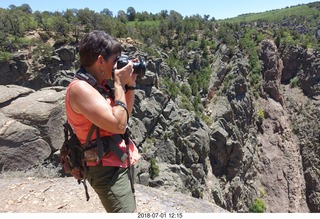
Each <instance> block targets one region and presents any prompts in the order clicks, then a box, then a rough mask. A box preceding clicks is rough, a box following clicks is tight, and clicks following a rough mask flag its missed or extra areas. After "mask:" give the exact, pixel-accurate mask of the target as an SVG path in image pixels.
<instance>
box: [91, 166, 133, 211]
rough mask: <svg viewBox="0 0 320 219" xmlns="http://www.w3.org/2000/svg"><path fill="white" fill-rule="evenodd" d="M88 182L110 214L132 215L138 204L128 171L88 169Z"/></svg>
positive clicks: (102, 168) (107, 167)
mask: <svg viewBox="0 0 320 219" xmlns="http://www.w3.org/2000/svg"><path fill="white" fill-rule="evenodd" d="M87 176H88V182H89V183H90V185H91V186H92V188H93V189H94V190H95V192H96V193H97V194H98V196H99V198H100V200H101V202H102V205H103V207H104V208H105V209H106V211H107V212H110V213H116V212H118V213H132V212H134V211H135V209H136V202H135V198H134V195H133V193H132V190H131V184H130V180H129V176H128V169H124V168H119V167H109V166H102V165H101V163H100V164H99V165H97V166H93V167H89V168H88V175H87Z"/></svg>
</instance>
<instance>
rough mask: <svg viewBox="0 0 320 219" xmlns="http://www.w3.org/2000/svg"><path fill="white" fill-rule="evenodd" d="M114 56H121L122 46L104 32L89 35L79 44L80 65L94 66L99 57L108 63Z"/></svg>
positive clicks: (96, 31) (93, 32) (94, 32)
mask: <svg viewBox="0 0 320 219" xmlns="http://www.w3.org/2000/svg"><path fill="white" fill-rule="evenodd" d="M114 54H119V55H120V54H121V44H120V43H119V41H118V40H117V39H116V38H114V37H112V36H111V35H109V34H108V33H106V32H104V31H99V30H94V31H92V32H90V33H87V34H86V35H85V36H84V37H83V38H82V40H81V41H80V43H79V55H80V64H81V65H82V66H84V67H90V66H92V65H93V64H94V62H95V61H96V60H97V58H98V56H99V55H102V56H103V57H104V59H105V60H106V61H107V60H108V59H109V58H110V56H112V55H114Z"/></svg>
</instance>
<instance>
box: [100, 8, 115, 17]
mask: <svg viewBox="0 0 320 219" xmlns="http://www.w3.org/2000/svg"><path fill="white" fill-rule="evenodd" d="M100 14H103V15H107V16H109V17H113V12H112V11H110V10H109V9H108V8H104V9H103V10H102V11H101V12H100Z"/></svg>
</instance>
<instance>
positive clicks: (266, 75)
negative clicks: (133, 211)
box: [0, 40, 320, 212]
mask: <svg viewBox="0 0 320 219" xmlns="http://www.w3.org/2000/svg"><path fill="white" fill-rule="evenodd" d="M75 51H76V48H74V47H64V48H60V49H58V50H56V51H55V52H54V54H53V56H52V58H51V59H50V61H49V63H46V64H42V65H37V66H33V65H31V64H30V63H31V62H30V61H28V59H29V57H30V54H28V53H19V54H17V55H16V56H14V58H13V59H12V60H10V61H8V62H5V63H2V64H1V66H0V74H1V76H3V77H0V78H1V79H0V84H1V85H0V92H1V94H3V95H1V97H0V106H1V108H0V118H1V119H0V150H1V154H0V171H1V172H7V171H16V170H26V169H28V168H32V167H34V166H35V165H38V164H42V163H44V162H47V163H48V162H49V163H50V162H51V163H53V164H55V165H57V154H56V152H57V151H58V149H59V148H60V146H61V144H62V141H63V138H64V137H63V128H62V124H63V123H64V121H65V110H64V96H65V91H66V90H65V89H66V88H65V87H66V86H67V85H68V83H69V82H70V80H71V79H72V77H73V75H74V72H72V71H71V69H72V68H73V69H74V68H77V65H78V64H77V61H76V53H75ZM216 51H218V52H217V53H215V54H214V56H213V59H212V60H213V62H212V69H213V70H212V75H211V79H210V84H209V89H208V94H207V98H206V99H205V100H203V102H204V104H205V109H204V113H205V114H206V116H207V117H208V118H209V122H208V121H207V122H204V120H203V118H200V117H199V116H198V115H196V114H195V113H194V112H191V111H189V110H186V109H182V108H181V107H180V105H179V104H180V100H179V98H177V99H174V98H172V97H171V96H170V95H169V94H168V93H167V92H166V91H165V90H164V89H163V87H162V85H161V83H159V77H162V76H164V75H165V76H171V78H172V79H174V80H178V77H177V75H176V74H175V70H174V69H171V68H170V67H169V66H168V65H167V64H166V63H165V58H166V57H168V56H167V55H165V54H163V55H162V56H163V57H162V58H154V57H149V58H148V61H147V72H146V76H145V77H144V78H141V79H138V80H137V87H138V89H137V90H136V99H135V105H134V111H133V116H132V117H131V118H130V121H129V125H130V131H131V137H132V139H133V141H134V142H135V143H136V145H137V146H138V148H139V151H140V153H141V154H142V159H141V160H140V161H139V163H138V165H137V166H136V171H135V174H136V182H137V183H138V184H141V185H145V186H150V187H155V188H157V189H158V190H157V191H162V192H167V193H171V192H178V193H180V194H181V193H182V194H186V195H188V196H192V197H195V198H198V199H203V200H208V201H209V202H214V203H216V204H217V205H219V206H220V207H222V208H224V209H227V210H228V211H231V212H248V211H249V207H250V206H251V205H252V203H254V201H255V200H256V199H257V198H261V199H262V200H263V201H264V202H265V204H266V206H267V212H309V211H311V212H320V201H319V200H320V199H319V197H320V196H319V194H320V188H319V185H320V182H319V179H320V177H319V174H318V173H319V168H320V163H319V160H320V157H319V156H320V155H319V154H320V151H319V148H320V146H319V144H320V143H319V130H320V128H319V124H320V122H319V118H320V115H319V99H320V98H319V75H320V74H319V72H318V68H317V66H318V64H319V63H320V62H319V58H318V55H317V54H315V53H313V52H312V51H310V50H303V49H302V48H300V47H294V48H291V47H286V48H277V46H276V45H275V43H274V42H273V41H270V40H265V41H262V42H261V44H260V52H259V54H260V60H261V63H262V87H261V92H262V94H263V95H262V97H255V96H254V95H253V93H252V90H251V89H250V85H249V82H248V75H249V72H248V60H247V59H246V57H245V56H244V55H243V54H242V53H241V52H240V51H236V52H234V54H232V53H231V52H230V50H229V49H228V48H227V47H226V46H225V45H223V44H221V45H218V48H217V50H216ZM124 52H125V53H128V54H129V55H130V56H136V55H137V54H138V53H140V54H141V53H142V54H144V53H143V52H141V51H140V52H139V50H138V49H137V48H135V49H134V48H133V46H132V45H124ZM144 55H145V56H147V54H144ZM188 55H190V57H192V56H193V53H192V52H190V53H189V54H188ZM293 60H296V61H295V62H293ZM190 63H193V64H194V62H193V61H192V60H190ZM292 63H293V64H292ZM192 66H193V65H191V67H192ZM193 67H195V66H193ZM297 69H299V70H297ZM293 79H297V80H298V84H299V85H300V87H301V89H299V88H298V87H292V86H290V85H288V84H289V83H290V81H292V80H293ZM314 127H316V128H314ZM151 160H155V161H156V166H157V167H158V168H159V173H158V174H154V175H152V173H155V172H154V170H152V167H151V165H150V162H151ZM57 166H58V165H57ZM141 188H142V187H141ZM140 198H141V199H143V198H144V195H143V196H141V197H140ZM158 210H159V209H158ZM160 210H161V209H160Z"/></svg>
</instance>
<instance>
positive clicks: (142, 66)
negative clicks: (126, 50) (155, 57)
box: [117, 55, 146, 78]
mask: <svg viewBox="0 0 320 219" xmlns="http://www.w3.org/2000/svg"><path fill="white" fill-rule="evenodd" d="M133 59H135V58H130V57H128V56H123V55H122V56H120V57H119V59H118V61H117V69H120V68H123V67H124V66H126V65H127V64H128V62H129V61H130V60H133ZM138 60H139V61H138V62H136V61H134V62H132V64H133V73H134V74H137V75H138V77H139V78H142V77H143V76H144V75H145V73H146V62H145V60H144V58H142V57H139V59H138Z"/></svg>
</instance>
